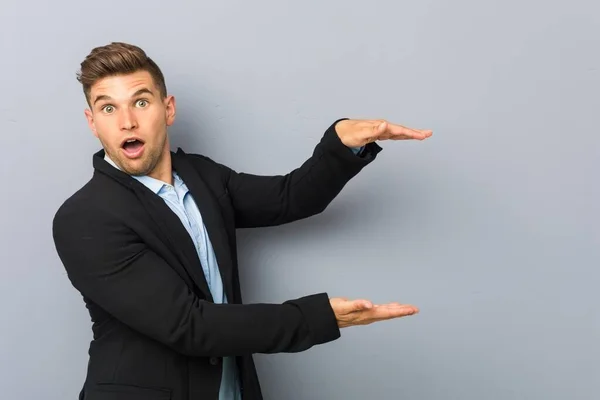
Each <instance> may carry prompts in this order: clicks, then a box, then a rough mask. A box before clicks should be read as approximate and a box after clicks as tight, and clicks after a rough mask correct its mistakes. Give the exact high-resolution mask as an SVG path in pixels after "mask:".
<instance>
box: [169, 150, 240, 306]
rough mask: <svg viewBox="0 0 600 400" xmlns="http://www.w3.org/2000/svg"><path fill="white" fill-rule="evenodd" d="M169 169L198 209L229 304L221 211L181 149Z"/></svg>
mask: <svg viewBox="0 0 600 400" xmlns="http://www.w3.org/2000/svg"><path fill="white" fill-rule="evenodd" d="M171 160H172V161H171V162H172V164H173V168H174V169H175V170H176V171H177V173H178V174H179V176H181V178H182V179H183V181H184V182H185V184H186V186H187V187H188V189H189V190H190V193H191V194H192V197H193V198H194V201H195V202H196V205H197V206H198V208H199V209H200V214H201V215H202V220H203V222H204V225H205V226H206V230H207V231H208V236H209V237H210V241H211V243H212V246H213V248H214V251H215V256H216V258H217V263H218V264H219V270H220V272H221V279H222V281H223V287H224V289H225V294H226V295H227V300H228V301H230V302H231V301H233V299H234V297H233V279H232V274H233V261H232V259H231V253H230V248H229V244H228V243H229V237H228V235H227V231H226V230H225V221H224V220H223V217H222V215H221V209H220V207H219V204H218V203H217V200H216V199H215V197H214V195H213V193H212V191H211V190H210V189H209V187H208V185H207V184H206V182H205V181H204V180H203V179H202V177H201V176H200V174H199V173H198V172H197V171H196V170H195V169H194V167H193V166H192V165H191V164H190V163H189V161H187V160H186V159H185V153H183V151H182V150H181V149H179V150H178V151H177V153H176V154H172V157H171Z"/></svg>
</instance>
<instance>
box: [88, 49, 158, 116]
mask: <svg viewBox="0 0 600 400" xmlns="http://www.w3.org/2000/svg"><path fill="white" fill-rule="evenodd" d="M138 71H147V72H148V73H149V74H150V75H151V76H152V79H153V80H154V84H155V85H156V86H157V87H158V90H159V92H160V95H161V96H162V98H165V97H166V96H167V86H166V84H165V78H164V76H163V73H162V72H161V70H160V68H159V67H158V65H156V63H155V62H154V61H153V60H152V59H151V58H150V57H148V56H147V55H146V52H144V50H142V49H141V48H139V47H138V46H134V45H132V44H128V43H122V42H113V43H110V44H108V45H105V46H100V47H96V48H94V49H93V50H92V51H91V52H90V54H88V56H87V57H86V58H85V60H83V62H82V63H81V70H80V71H79V72H78V73H77V80H78V81H79V82H80V83H81V84H82V85H83V93H84V94H85V98H86V100H87V101H88V104H89V102H90V90H91V87H92V86H93V85H94V84H95V83H96V82H98V81H99V80H101V79H103V78H106V77H109V76H116V75H126V74H131V73H134V72H138Z"/></svg>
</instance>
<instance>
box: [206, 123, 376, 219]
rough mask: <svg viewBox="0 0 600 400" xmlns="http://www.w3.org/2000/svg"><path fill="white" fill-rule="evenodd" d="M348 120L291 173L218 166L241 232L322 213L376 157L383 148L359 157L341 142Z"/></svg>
mask: <svg viewBox="0 0 600 400" xmlns="http://www.w3.org/2000/svg"><path fill="white" fill-rule="evenodd" d="M343 119H345V118H343ZM343 119H339V120H337V121H335V122H334V123H333V124H332V125H331V126H330V127H329V128H328V129H327V130H326V131H325V133H324V135H323V136H322V138H321V140H320V142H319V143H318V144H317V145H316V147H315V149H314V151H313V153H312V155H311V156H310V157H309V158H308V159H307V160H306V161H305V162H304V163H302V165H301V166H300V167H298V168H296V169H294V170H293V171H291V172H289V173H287V174H286V175H274V176H260V175H253V174H249V173H239V172H236V171H234V170H232V169H231V168H229V167H226V166H224V165H222V164H218V163H216V164H217V165H218V166H219V167H220V168H221V171H222V174H223V176H224V178H223V181H224V183H225V187H226V189H227V192H228V194H229V196H230V198H231V204H232V206H233V209H234V212H235V221H236V227H237V228H254V227H264V226H276V225H281V224H284V223H288V222H292V221H296V220H300V219H303V218H307V217H310V216H313V215H315V214H318V213H321V212H322V211H324V210H325V208H326V207H327V206H328V205H329V204H330V203H331V201H332V200H333V199H334V198H335V197H336V196H337V195H338V194H339V193H340V192H341V190H342V189H343V188H344V186H345V185H346V183H348V181H350V179H352V178H353V177H354V176H355V175H356V174H358V173H359V172H360V171H361V170H362V169H363V168H364V167H365V166H367V165H368V164H370V163H371V162H372V161H373V160H374V159H375V158H376V156H377V154H378V153H379V152H380V151H381V150H382V148H381V147H380V146H379V145H378V144H376V143H369V144H367V145H366V146H365V147H364V148H363V149H362V151H361V152H360V154H359V155H357V154H355V152H354V151H353V150H352V149H351V148H349V147H347V146H345V145H344V144H343V143H342V141H341V140H340V139H339V136H338V135H337V133H336V131H335V125H336V124H337V123H338V122H339V121H342V120H343ZM211 161H212V160H211Z"/></svg>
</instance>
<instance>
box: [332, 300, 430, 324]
mask: <svg viewBox="0 0 600 400" xmlns="http://www.w3.org/2000/svg"><path fill="white" fill-rule="evenodd" d="M329 302H330V304H331V308H332V309H333V312H334V313H335V318H336V319H337V323H338V326H339V327H340V328H346V327H349V326H354V325H369V324H372V323H374V322H379V321H384V320H389V319H394V318H401V317H407V316H409V315H414V314H416V313H418V312H419V309H418V308H417V307H415V306H413V305H410V304H400V303H388V304H373V303H371V302H370V301H368V300H362V299H361V300H348V299H346V298H342V297H337V298H332V299H330V300H329Z"/></svg>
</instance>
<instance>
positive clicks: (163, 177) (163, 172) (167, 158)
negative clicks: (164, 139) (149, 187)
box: [148, 147, 173, 185]
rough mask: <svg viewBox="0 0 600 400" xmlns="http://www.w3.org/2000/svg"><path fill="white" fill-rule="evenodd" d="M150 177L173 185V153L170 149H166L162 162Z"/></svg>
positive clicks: (159, 162) (160, 161) (161, 158)
mask: <svg viewBox="0 0 600 400" xmlns="http://www.w3.org/2000/svg"><path fill="white" fill-rule="evenodd" d="M148 176H149V177H151V178H154V179H158V180H159V181H162V182H166V183H168V184H169V185H172V184H173V169H172V164H171V152H170V151H169V148H168V147H165V150H164V151H163V154H162V155H161V157H160V160H159V161H158V163H157V164H156V166H155V167H154V169H153V170H152V171H151V172H150V173H149V174H148Z"/></svg>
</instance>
